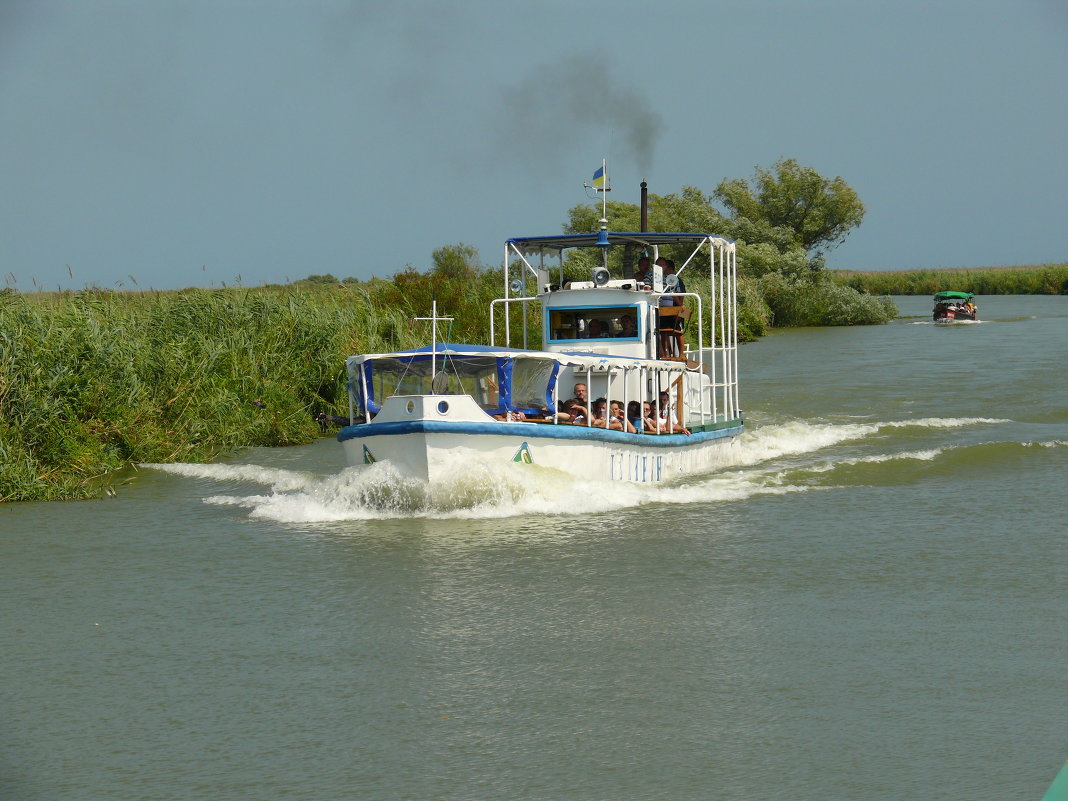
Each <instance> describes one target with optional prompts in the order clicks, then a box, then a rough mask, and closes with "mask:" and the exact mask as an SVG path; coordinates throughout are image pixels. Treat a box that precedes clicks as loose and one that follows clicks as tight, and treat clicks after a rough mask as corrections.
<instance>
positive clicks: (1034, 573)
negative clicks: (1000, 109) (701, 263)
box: [0, 297, 1068, 801]
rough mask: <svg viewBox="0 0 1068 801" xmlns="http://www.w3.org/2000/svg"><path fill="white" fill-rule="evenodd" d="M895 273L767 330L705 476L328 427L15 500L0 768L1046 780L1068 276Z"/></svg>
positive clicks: (1, 571) (669, 790) (693, 787)
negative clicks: (439, 462)
mask: <svg viewBox="0 0 1068 801" xmlns="http://www.w3.org/2000/svg"><path fill="white" fill-rule="evenodd" d="M895 300H896V301H897V302H898V305H899V307H900V308H901V310H902V315H903V317H901V318H899V319H898V320H896V321H894V322H893V323H892V324H890V325H886V326H878V327H870V328H840V329H839V328H836V329H810V330H794V331H782V332H776V333H774V334H773V335H771V336H769V337H767V338H765V339H764V340H762V341H760V342H758V343H755V344H750V345H745V346H743V348H742V351H741V358H740V362H741V369H740V375H741V380H742V406H743V408H744V409H745V411H746V417H747V424H748V427H747V432H746V434H745V435H744V439H743V442H742V448H741V453H740V456H741V461H740V463H739V464H738V465H737V466H736V467H735V468H734V469H732V470H730V471H727V472H724V473H721V474H718V475H714V476H709V477H704V478H699V479H692V480H689V481H687V482H685V483H683V484H680V485H677V486H671V487H658V488H639V487H629V486H627V485H622V484H600V483H596V482H587V481H580V480H561V479H560V478H559V477H556V476H553V475H546V474H543V473H539V472H537V471H536V470H533V471H532V469H531V468H530V467H529V466H523V465H516V468H517V469H523V468H526V470H527V472H526V473H515V474H511V473H498V474H494V475H484V474H481V475H470V474H469V475H463V476H457V479H456V482H455V484H454V485H452V486H451V487H448V488H446V489H443V490H440V491H438V492H434V493H427V492H423V491H421V489H420V488H419V487H411V486H404V485H400V486H398V484H397V482H396V481H394V480H392V478H391V476H390V475H389V471H388V467H386V466H383V465H373V466H371V467H369V468H358V469H345V468H344V465H343V460H342V453H341V448H340V446H339V445H338V444H337V443H336V442H334V441H333V440H332V439H330V438H327V439H323V440H322V441H320V442H317V443H315V444H313V445H310V446H307V447H301V448H292V449H257V450H250V451H245V452H242V453H240V454H237V455H235V456H233V457H232V458H228V459H226V460H225V461H223V462H221V463H219V464H215V465H207V466H201V465H178V466H170V467H166V468H150V467H145V468H142V469H141V470H139V471H137V472H131V473H130V474H129V475H128V476H125V477H124V479H123V481H122V483H120V484H119V485H118V486H117V495H116V497H114V498H108V499H105V500H101V501H93V502H76V503H75V502H72V503H50V504H12V505H7V506H4V507H0V798H3V799H5V800H6V799H15V800H18V801H21V800H22V799H42V800H43V799H47V800H48V801H68V800H69V801H95V800H96V799H100V801H104V800H105V799H106V801H124V800H126V799H129V800H130V801H133V800H134V799H137V800H138V801H143V800H144V799H182V801H193V800H194V799H211V800H212V801H217V800H218V799H250V800H252V799H255V800H257V801H259V800H260V799H324V800H332V799H368V800H378V799H381V800H383V801H385V800H386V799H450V800H451V799H457V800H460V799H464V800H465V801H466V800H467V799H568V800H569V801H570V800H572V799H613V800H616V799H703V800H704V799H714V800H719V799H723V800H724V801H726V800H727V799H731V800H732V801H735V800H736V801H758V800H760V801H763V800H767V801H770V800H771V799H775V800H776V801H779V800H780V799H812V800H813V801H832V800H835V799H865V800H867V799H880V801H891V800H894V801H916V800H917V799H924V800H925V801H926V800H927V799H954V800H955V801H956V800H957V799H964V798H966V799H970V801H987V800H988V801H1006V799H1021V801H1023V800H1024V799H1027V800H1028V801H1032V800H1034V799H1038V798H1040V797H1041V796H1042V794H1043V793H1044V792H1045V789H1046V787H1047V786H1048V785H1049V783H1050V781H1051V780H1052V778H1053V776H1054V775H1055V774H1056V773H1057V771H1058V770H1059V768H1060V766H1061V764H1062V763H1063V761H1064V759H1065V758H1066V757H1068V711H1066V710H1068V578H1066V576H1068V538H1066V536H1065V530H1066V522H1068V501H1066V499H1065V479H1066V477H1068V371H1066V369H1065V355H1066V349H1065V342H1066V341H1068V298H1065V297H990V298H979V299H978V300H979V307H980V315H981V316H982V317H983V318H984V321H983V322H981V323H978V324H971V325H955V326H951V327H936V326H934V325H932V324H931V323H930V321H929V317H928V313H929V310H930V303H929V299H927V298H896V299H895ZM532 477H533V480H532Z"/></svg>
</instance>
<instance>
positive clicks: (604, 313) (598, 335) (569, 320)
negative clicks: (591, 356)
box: [546, 306, 641, 342]
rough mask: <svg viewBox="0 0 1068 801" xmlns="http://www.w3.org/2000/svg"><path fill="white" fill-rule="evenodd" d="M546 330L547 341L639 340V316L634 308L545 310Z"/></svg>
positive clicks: (605, 307) (600, 307)
mask: <svg viewBox="0 0 1068 801" xmlns="http://www.w3.org/2000/svg"><path fill="white" fill-rule="evenodd" d="M546 317H547V320H546V323H547V325H546V330H547V331H548V332H549V341H550V342H573V341H577V340H589V339H616V340H619V339H631V340H634V341H635V342H637V341H640V340H641V317H640V315H639V314H638V307H637V306H594V307H590V306H586V307H582V308H576V309H549V310H547V312H546Z"/></svg>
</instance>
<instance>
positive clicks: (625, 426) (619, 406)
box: [608, 400, 638, 434]
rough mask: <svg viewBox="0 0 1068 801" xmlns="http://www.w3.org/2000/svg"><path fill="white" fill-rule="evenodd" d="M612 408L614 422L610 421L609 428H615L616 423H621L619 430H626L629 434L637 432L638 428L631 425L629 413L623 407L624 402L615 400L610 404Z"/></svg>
mask: <svg viewBox="0 0 1068 801" xmlns="http://www.w3.org/2000/svg"><path fill="white" fill-rule="evenodd" d="M608 405H609V407H610V408H611V410H612V411H611V414H612V422H610V423H609V425H608V427H609V428H615V425H614V423H619V430H620V431H626V432H627V433H628V434H637V433H638V430H637V429H636V428H635V427H634V426H633V425H631V422H630V420H628V419H627V414H626V412H625V411H624V409H623V402H622V401H617V400H614V401H612V402H611V403H610V404H608Z"/></svg>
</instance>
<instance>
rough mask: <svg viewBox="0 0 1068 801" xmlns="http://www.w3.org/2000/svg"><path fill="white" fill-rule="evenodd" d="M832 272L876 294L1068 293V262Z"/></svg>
mask: <svg viewBox="0 0 1068 801" xmlns="http://www.w3.org/2000/svg"><path fill="white" fill-rule="evenodd" d="M828 274H829V275H830V277H831V280H832V281H834V282H835V283H836V284H839V285H841V286H847V287H850V288H852V289H856V290H859V291H861V292H868V293H870V294H872V295H933V294H934V293H935V292H941V291H943V290H961V291H963V292H974V293H975V294H976V295H1068V264H1045V265H1040V266H1034V267H984V268H978V269H964V268H961V269H952V270H898V271H889V270H888V271H873V272H853V271H850V270H835V271H829V273H828Z"/></svg>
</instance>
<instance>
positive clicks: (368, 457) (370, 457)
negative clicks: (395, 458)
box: [363, 445, 378, 464]
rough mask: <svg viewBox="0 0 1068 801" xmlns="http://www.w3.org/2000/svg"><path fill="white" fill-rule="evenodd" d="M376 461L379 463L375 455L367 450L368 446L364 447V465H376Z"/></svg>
mask: <svg viewBox="0 0 1068 801" xmlns="http://www.w3.org/2000/svg"><path fill="white" fill-rule="evenodd" d="M376 461H378V460H377V459H375V455H374V454H373V453H371V452H370V451H369V450H367V446H366V445H364V446H363V463H364V464H374V463H375V462H376Z"/></svg>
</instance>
